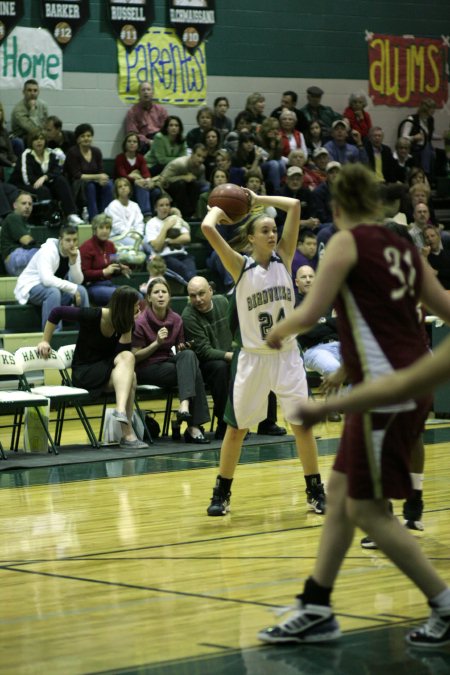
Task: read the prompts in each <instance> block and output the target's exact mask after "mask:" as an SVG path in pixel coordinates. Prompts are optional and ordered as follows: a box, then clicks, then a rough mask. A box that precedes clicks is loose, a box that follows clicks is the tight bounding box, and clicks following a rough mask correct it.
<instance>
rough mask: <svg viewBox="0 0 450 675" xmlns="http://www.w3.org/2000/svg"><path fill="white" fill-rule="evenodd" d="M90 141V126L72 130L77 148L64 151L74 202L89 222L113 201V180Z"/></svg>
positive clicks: (98, 152)
mask: <svg viewBox="0 0 450 675" xmlns="http://www.w3.org/2000/svg"><path fill="white" fill-rule="evenodd" d="M93 138H94V129H93V127H92V125H90V124H87V123H85V124H79V125H78V126H77V127H76V129H75V140H76V145H75V146H73V147H72V148H70V149H69V151H68V152H67V156H66V161H65V164H64V170H65V172H66V174H67V176H68V178H69V180H70V181H71V183H72V188H73V190H74V193H75V198H76V200H77V203H78V201H80V202H81V204H83V206H87V209H88V213H89V220H92V219H93V218H94V216H96V215H97V213H103V211H104V210H105V208H106V206H107V205H108V204H109V203H110V202H111V201H112V198H113V187H112V180H111V179H110V177H109V176H108V174H107V173H105V170H104V168H103V156H102V153H101V150H100V148H96V147H94V146H93V145H92V140H93Z"/></svg>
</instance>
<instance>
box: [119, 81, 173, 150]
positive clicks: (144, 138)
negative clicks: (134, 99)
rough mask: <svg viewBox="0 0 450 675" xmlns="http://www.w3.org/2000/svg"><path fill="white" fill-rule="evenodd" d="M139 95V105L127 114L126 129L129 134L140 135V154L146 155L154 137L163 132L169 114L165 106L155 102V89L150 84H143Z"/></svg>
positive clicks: (135, 105) (132, 107)
mask: <svg viewBox="0 0 450 675" xmlns="http://www.w3.org/2000/svg"><path fill="white" fill-rule="evenodd" d="M138 93H139V101H138V103H135V104H134V105H133V106H131V108H130V109H129V111H128V112H127V116H126V120H125V129H126V132H127V134H129V133H130V132H131V131H134V132H135V133H136V134H137V135H138V137H139V142H140V147H139V152H141V153H142V154H145V153H146V152H147V151H148V150H149V148H150V146H151V142H152V139H153V137H154V135H155V134H156V133H158V131H160V130H161V128H162V126H163V124H164V120H165V119H166V117H167V116H168V112H167V110H166V109H165V108H164V106H162V105H159V103H154V102H153V87H152V85H151V84H150V82H141V84H140V85H139V90H138Z"/></svg>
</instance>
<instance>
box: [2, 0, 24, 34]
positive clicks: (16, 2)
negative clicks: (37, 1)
mask: <svg viewBox="0 0 450 675" xmlns="http://www.w3.org/2000/svg"><path fill="white" fill-rule="evenodd" d="M22 16H23V0H13V2H0V44H1V43H2V42H3V40H4V39H5V37H6V36H7V35H9V34H10V32H11V31H12V30H13V28H14V27H15V26H16V25H17V24H18V23H19V21H20V19H21V18H22Z"/></svg>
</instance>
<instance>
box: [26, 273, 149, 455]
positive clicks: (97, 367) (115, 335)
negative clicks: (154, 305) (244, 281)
mask: <svg viewBox="0 0 450 675" xmlns="http://www.w3.org/2000/svg"><path fill="white" fill-rule="evenodd" d="M138 313H139V293H138V292H137V291H136V290H135V289H134V288H131V287H130V286H121V287H120V288H118V289H117V290H116V292H115V293H114V295H112V296H111V299H110V301H109V304H108V306H107V307H96V308H76V307H55V309H53V310H52V311H51V312H50V315H49V317H48V321H47V323H46V324H45V329H44V335H43V339H42V342H40V343H39V344H38V347H37V349H38V352H39V353H40V354H41V355H42V356H43V357H44V358H48V357H49V356H50V353H51V346H50V341H51V339H52V336H53V333H54V331H55V328H56V326H57V324H58V323H59V321H61V319H63V320H64V321H77V322H78V323H79V325H80V332H79V334H78V338H77V343H76V347H75V352H74V355H73V361H72V382H73V384H74V386H76V387H83V388H84V389H87V390H88V391H89V392H90V393H91V394H93V395H97V394H98V395H100V394H102V393H103V392H109V391H114V392H115V395H116V408H115V410H114V412H113V417H115V419H116V420H118V421H119V422H120V423H121V426H122V438H121V440H120V447H121V448H124V449H127V448H130V449H139V448H146V447H147V443H144V442H143V441H140V440H139V439H138V438H136V434H135V433H134V430H133V427H132V426H131V417H132V414H133V405H134V395H135V390H136V376H135V374H134V366H135V360H134V356H133V353H132V352H131V334H132V330H133V326H134V319H135V317H136V315H137V314H138Z"/></svg>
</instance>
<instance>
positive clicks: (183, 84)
mask: <svg viewBox="0 0 450 675" xmlns="http://www.w3.org/2000/svg"><path fill="white" fill-rule="evenodd" d="M117 58H118V62H119V96H120V98H121V99H122V101H125V103H136V101H137V100H138V98H139V97H138V87H139V85H140V84H141V83H142V82H150V83H151V84H152V86H153V92H154V99H155V101H157V102H158V103H162V104H166V103H171V104H172V105H178V106H185V105H186V106H196V105H201V104H203V103H205V101H206V82H207V75H206V56H205V46H204V45H203V44H202V45H200V47H199V48H198V49H196V50H195V52H194V53H193V54H191V53H189V52H188V51H187V50H186V49H185V48H184V46H183V45H182V43H181V42H180V40H179V38H178V36H177V35H176V33H175V31H173V30H171V29H169V28H150V29H149V30H148V32H147V33H146V34H145V35H144V36H143V38H142V39H141V40H140V41H139V43H138V44H137V45H136V46H135V47H133V48H132V49H131V50H126V49H125V48H124V46H123V45H122V44H121V43H120V42H118V43H117Z"/></svg>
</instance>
